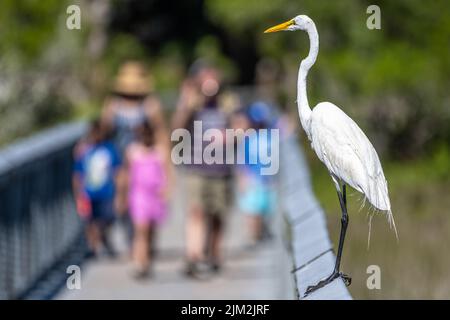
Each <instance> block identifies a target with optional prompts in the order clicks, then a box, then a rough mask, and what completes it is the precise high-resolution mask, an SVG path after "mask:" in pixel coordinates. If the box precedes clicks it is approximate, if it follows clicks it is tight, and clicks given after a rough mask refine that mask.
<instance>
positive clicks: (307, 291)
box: [305, 272, 352, 297]
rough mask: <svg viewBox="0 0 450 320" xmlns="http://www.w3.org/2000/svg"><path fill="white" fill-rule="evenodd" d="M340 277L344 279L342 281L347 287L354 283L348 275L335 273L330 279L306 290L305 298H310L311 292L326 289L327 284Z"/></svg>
mask: <svg viewBox="0 0 450 320" xmlns="http://www.w3.org/2000/svg"><path fill="white" fill-rule="evenodd" d="M339 277H340V278H341V279H342V281H344V283H345V285H346V286H347V287H348V286H349V285H350V284H351V283H352V278H350V277H349V276H348V275H346V274H343V273H342V272H333V273H332V274H331V275H330V276H329V277H328V278H326V279H323V280H321V281H319V283H318V284H316V285H315V286H309V287H308V288H306V292H305V297H306V296H308V295H309V294H310V293H311V292H313V291H316V290H317V289H320V288H323V287H325V286H326V285H327V284H329V283H331V282H333V280H335V279H336V278H339Z"/></svg>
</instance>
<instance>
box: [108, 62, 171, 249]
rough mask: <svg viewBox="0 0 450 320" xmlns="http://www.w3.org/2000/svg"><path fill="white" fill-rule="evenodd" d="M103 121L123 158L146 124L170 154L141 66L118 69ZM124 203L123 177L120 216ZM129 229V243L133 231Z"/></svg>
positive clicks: (132, 64)
mask: <svg viewBox="0 0 450 320" xmlns="http://www.w3.org/2000/svg"><path fill="white" fill-rule="evenodd" d="M102 120H103V122H104V123H105V124H106V125H107V126H108V127H109V128H111V130H112V132H113V141H114V143H115V145H116V147H117V149H118V150H119V153H120V155H121V157H122V158H123V156H124V154H125V151H126V149H127V147H128V146H129V145H130V144H131V143H132V142H134V141H135V140H136V130H137V128H138V127H140V126H141V125H142V124H143V123H145V122H148V123H150V124H151V125H152V127H153V128H154V129H155V139H157V140H158V141H161V142H163V145H166V146H167V152H170V149H169V148H170V141H169V138H168V133H167V129H166V125H165V121H164V117H163V114H162V110H161V103H160V101H159V99H158V98H157V97H156V96H155V95H154V94H153V87H152V78H151V75H150V74H149V73H148V71H147V70H146V68H145V66H144V65H143V64H142V63H140V62H137V61H127V62H125V63H124V64H123V65H122V66H121V67H120V69H119V72H118V75H117V78H116V80H115V83H114V86H113V90H112V94H111V96H110V97H108V98H107V99H106V102H105V105H104V107H103V111H102ZM126 203H127V191H126V175H125V174H119V175H118V179H117V199H116V210H117V212H118V213H119V214H120V215H124V214H125V213H126V211H127V208H126ZM130 227H131V224H130ZM129 229H130V230H129V231H130V232H129V236H130V240H131V237H132V229H131V228H129Z"/></svg>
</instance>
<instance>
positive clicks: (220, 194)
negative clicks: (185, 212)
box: [185, 172, 231, 216]
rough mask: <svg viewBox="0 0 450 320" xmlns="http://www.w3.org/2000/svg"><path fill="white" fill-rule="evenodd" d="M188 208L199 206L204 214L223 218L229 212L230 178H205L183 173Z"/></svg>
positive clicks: (191, 173)
mask: <svg viewBox="0 0 450 320" xmlns="http://www.w3.org/2000/svg"><path fill="white" fill-rule="evenodd" d="M185 179H186V196H187V204H188V207H189V208H191V207H192V206H199V207H200V208H202V209H203V210H204V211H205V213H206V214H210V215H218V216H223V215H226V214H227V212H228V211H229V210H230V202H231V190H230V178H228V177H206V176H202V175H199V174H197V173H195V172H185Z"/></svg>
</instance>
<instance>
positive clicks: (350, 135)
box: [266, 15, 397, 234]
mask: <svg viewBox="0 0 450 320" xmlns="http://www.w3.org/2000/svg"><path fill="white" fill-rule="evenodd" d="M282 30H287V31H295V30H304V31H306V32H307V33H308V36H309V40H310V49H309V54H308V56H307V57H306V58H305V59H303V60H302V62H301V64H300V68H299V73H298V83H297V89H298V91H297V95H298V96H297V104H298V110H299V116H300V121H301V124H302V127H303V129H304V130H305V132H306V134H307V136H308V139H309V140H310V141H311V146H312V148H313V149H314V151H315V152H316V154H317V157H318V158H319V159H320V160H321V161H322V162H323V163H324V164H325V166H326V167H327V169H328V171H329V172H330V174H331V176H332V179H333V181H334V182H335V185H336V188H337V189H338V190H339V189H340V185H339V181H342V182H344V183H346V184H348V185H350V186H351V187H352V188H354V189H355V190H357V191H359V192H361V193H363V194H364V196H365V197H366V198H367V200H368V201H369V202H370V203H371V204H372V205H373V206H374V207H375V208H376V209H378V210H381V211H384V212H386V214H387V217H388V220H389V223H390V225H391V226H392V227H393V228H394V230H395V233H396V234H397V231H396V229H395V223H394V219H393V217H392V212H391V203H390V200H389V194H388V188H387V182H386V179H385V177H384V173H383V169H382V167H381V163H380V159H379V158H378V154H377V152H376V151H375V148H374V147H373V146H372V144H371V143H370V141H369V139H368V138H367V136H366V135H365V134H364V132H363V131H362V130H361V129H360V128H359V127H358V125H357V124H356V123H355V122H354V121H353V120H352V119H351V118H350V117H349V116H348V115H347V114H345V112H344V111H342V110H341V109H340V108H338V107H337V106H336V105H334V104H333V103H331V102H321V103H319V104H317V105H316V106H315V107H314V108H313V109H312V110H311V108H310V107H309V103H308V96H307V91H306V77H307V75H308V72H309V70H310V68H311V67H312V66H313V65H314V63H315V62H316V58H317V55H318V53H319V35H318V32H317V29H316V26H315V24H314V22H313V21H312V20H311V19H310V18H309V17H308V16H305V15H300V16H297V17H295V18H294V19H292V20H290V21H288V22H286V23H284V24H281V25H278V26H275V27H273V28H271V29H268V30H266V32H274V31H282Z"/></svg>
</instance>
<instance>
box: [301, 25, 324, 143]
mask: <svg viewBox="0 0 450 320" xmlns="http://www.w3.org/2000/svg"><path fill="white" fill-rule="evenodd" d="M309 26H310V27H309V28H308V29H307V30H306V32H308V36H309V43H310V47H309V54H308V56H307V57H306V58H305V59H303V60H302V62H301V63H300V69H299V72H298V82H297V105H298V113H299V116H300V122H301V123H302V127H303V129H304V130H305V132H306V134H307V135H308V138H309V139H311V132H310V120H311V108H310V107H309V103H308V95H307V92H306V76H307V75H308V72H309V69H311V67H312V66H313V65H314V63H315V62H316V58H317V54H318V53H319V34H318V33H317V29H316V26H315V25H314V23H311V24H310V25H309Z"/></svg>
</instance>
